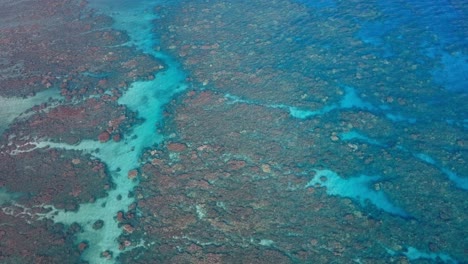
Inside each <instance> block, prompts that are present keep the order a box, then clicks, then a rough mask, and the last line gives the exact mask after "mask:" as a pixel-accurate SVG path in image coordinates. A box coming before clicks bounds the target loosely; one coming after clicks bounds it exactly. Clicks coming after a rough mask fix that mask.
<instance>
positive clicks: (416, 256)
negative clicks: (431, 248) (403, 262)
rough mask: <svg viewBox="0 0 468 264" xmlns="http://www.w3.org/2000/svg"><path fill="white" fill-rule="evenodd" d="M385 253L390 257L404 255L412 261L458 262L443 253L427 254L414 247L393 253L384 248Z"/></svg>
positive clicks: (449, 263) (452, 263) (453, 263)
mask: <svg viewBox="0 0 468 264" xmlns="http://www.w3.org/2000/svg"><path fill="white" fill-rule="evenodd" d="M386 251H387V253H388V254H390V255H391V256H396V255H404V256H406V257H407V258H408V259H409V260H411V261H414V260H421V259H426V260H432V261H438V260H441V261H443V262H444V263H448V264H457V263H458V261H457V260H455V259H454V258H452V257H451V256H449V255H448V254H445V253H435V252H431V253H427V252H424V251H420V250H418V249H416V248H414V247H407V248H406V251H400V252H398V251H395V250H392V249H389V248H386Z"/></svg>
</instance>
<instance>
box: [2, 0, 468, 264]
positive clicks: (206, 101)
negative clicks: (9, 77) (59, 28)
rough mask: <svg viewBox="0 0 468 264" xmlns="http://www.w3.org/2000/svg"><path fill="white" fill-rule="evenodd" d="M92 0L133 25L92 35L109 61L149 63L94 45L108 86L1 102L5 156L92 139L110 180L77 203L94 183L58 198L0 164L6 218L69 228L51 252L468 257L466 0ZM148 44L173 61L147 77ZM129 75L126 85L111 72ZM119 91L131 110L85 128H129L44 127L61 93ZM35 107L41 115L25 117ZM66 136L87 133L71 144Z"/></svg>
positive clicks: (102, 258)
mask: <svg viewBox="0 0 468 264" xmlns="http://www.w3.org/2000/svg"><path fill="white" fill-rule="evenodd" d="M6 4H7V3H5V7H6ZM0 5H1V2H0ZM51 8H52V10H54V9H53V8H54V7H51ZM88 8H92V9H94V10H95V13H93V14H91V15H90V16H91V17H92V16H98V15H103V16H104V17H106V18H109V17H110V18H112V21H111V22H110V23H109V24H110V26H111V29H113V30H115V32H118V31H119V32H122V34H125V36H126V37H127V38H126V39H125V41H123V42H118V41H117V44H115V45H114V44H113V45H104V44H102V46H97V47H96V50H99V49H109V52H108V53H107V55H106V56H109V58H111V57H112V56H113V55H114V52H115V53H119V52H121V53H124V52H123V51H122V50H118V48H120V47H125V48H128V49H129V50H128V51H125V52H132V53H130V54H131V55H134V58H135V59H134V60H132V59H131V56H130V58H125V59H122V61H119V58H117V59H108V57H105V58H106V59H105V60H104V61H106V60H108V61H113V63H115V64H116V65H124V68H125V69H130V70H129V72H128V73H122V72H120V73H119V72H117V71H115V72H112V71H110V72H107V69H103V66H102V65H100V64H99V63H102V62H98V59H96V63H95V64H96V65H93V64H89V63H88V64H86V68H88V69H90V70H89V71H82V72H83V73H82V75H83V76H84V77H88V78H91V79H92V78H95V79H97V80H98V81H99V79H101V80H104V81H105V82H104V81H100V82H99V83H98V84H96V86H95V87H90V90H94V89H96V90H98V89H103V91H102V92H97V93H93V94H91V95H88V94H86V93H84V95H83V96H81V97H79V96H76V97H73V98H72V99H70V98H68V99H66V95H67V93H66V91H65V92H64V90H63V89H66V88H63V87H62V88H61V89H62V90H61V93H62V96H59V95H58V92H57V89H55V90H54V89H49V90H44V91H42V92H39V93H37V95H36V96H34V97H27V98H26V99H23V100H20V99H18V97H9V98H8V97H0V99H1V101H2V102H3V101H4V103H3V105H4V106H0V110H1V109H3V108H5V107H6V108H5V109H7V108H8V109H10V108H11V110H8V111H5V113H3V112H2V113H1V114H0V118H1V120H0V124H2V125H0V131H1V132H2V133H4V135H3V139H2V142H0V146H1V147H2V149H1V151H2V152H1V153H2V156H1V157H2V162H3V163H4V164H3V165H2V168H5V169H4V171H6V168H10V167H8V166H7V163H11V162H12V161H13V160H15V159H27V158H28V155H29V154H30V153H42V154H40V155H44V157H43V160H44V162H45V163H48V160H49V157H47V156H46V153H50V155H51V156H54V155H59V156H60V155H61V157H67V155H69V154H67V153H71V151H78V153H81V155H83V156H78V157H75V158H74V159H72V160H71V163H73V164H74V167H79V166H78V165H79V164H82V163H80V162H83V161H80V160H78V161H77V159H78V158H80V159H83V160H84V157H85V156H84V155H89V156H86V157H89V159H91V160H95V161H99V162H101V163H102V164H103V167H104V168H105V169H103V170H104V172H101V173H102V174H106V175H107V176H108V177H109V181H110V182H111V184H110V185H109V186H108V188H107V189H106V191H105V195H104V196H99V195H98V194H96V196H95V199H91V200H89V201H84V200H80V203H79V206H78V207H77V208H73V209H72V210H70V209H69V208H68V207H67V206H64V205H63V204H65V205H66V204H67V199H71V196H73V197H75V198H76V197H80V192H70V193H71V194H70V193H69V194H68V195H69V196H70V197H69V198H66V197H67V196H64V197H65V198H63V200H64V202H63V203H57V204H54V201H55V200H54V199H52V198H50V199H46V198H40V197H45V194H44V193H43V192H44V191H41V190H34V188H30V189H28V190H34V191H26V189H24V190H23V189H22V188H21V187H18V185H20V184H18V185H17V184H15V183H14V181H12V180H11V177H19V178H21V177H34V172H31V175H26V176H24V175H19V176H13V175H14V173H5V172H4V173H3V174H1V176H2V177H0V180H2V181H5V182H6V184H3V183H1V185H0V187H1V188H0V191H1V201H0V202H1V203H0V205H1V206H2V212H3V214H2V215H1V216H2V217H3V218H4V221H5V222H6V221H10V220H9V219H10V218H9V217H12V218H17V219H20V220H21V221H22V220H24V221H25V223H28V224H29V225H30V228H31V229H33V228H39V227H38V226H41V224H42V223H46V221H49V224H48V225H51V226H55V228H52V227H45V230H47V232H50V233H51V234H54V235H59V234H63V235H62V236H63V237H66V239H64V241H65V242H64V244H65V246H64V247H66V248H67V249H68V248H72V249H73V250H72V249H68V250H70V252H72V251H73V252H74V254H75V255H76V259H73V260H71V257H67V256H62V255H61V254H62V253H53V254H50V253H48V254H46V253H44V252H43V251H41V250H43V249H36V250H38V251H37V252H38V253H37V254H39V255H41V254H45V255H53V256H54V254H56V256H54V257H56V258H53V259H54V260H53V261H52V260H50V261H52V262H54V261H57V259H61V260H64V259H65V261H67V259H68V261H72V262H73V263H74V262H76V261H78V260H77V259H80V260H81V261H86V262H88V263H269V262H273V263H407V262H414V263H465V262H467V261H468V258H467V252H468V241H467V240H466V237H468V218H467V212H468V202H467V199H466V198H467V191H468V165H467V164H466V161H467V160H468V158H467V155H468V134H467V129H468V104H467V103H466V100H467V95H468V54H467V44H468V43H467V42H468V37H467V35H468V31H467V27H466V26H467V25H466V23H467V22H466V21H467V19H466V17H467V14H468V13H467V12H468V5H467V4H466V3H465V2H464V1H430V2H427V3H426V2H421V1H374V2H368V1H348V2H346V1H345V2H338V1H328V0H327V1H305V0H303V1H288V0H284V1H283V0H282V1H273V2H271V1H263V0H255V1H236V2H223V1H217V0H213V1H211V0H210V1H151V0H145V1H137V2H134V1H127V0H119V1H108V0H94V1H90V3H89V5H88V7H87V9H85V10H88V11H89V9H88ZM80 12H84V11H80ZM83 19H84V18H83ZM106 23H107V22H105V23H104V22H103V24H104V25H106ZM101 30H102V31H106V30H105V29H102V28H100V29H98V31H101ZM109 32H111V31H109ZM106 34H107V33H106ZM109 34H111V33H109ZM99 36H101V35H99ZM102 36H104V37H103V38H105V36H106V35H105V34H103V35H102ZM64 45H65V44H64ZM93 45H94V44H93ZM59 47H60V46H59ZM114 48H116V49H115V50H114ZM59 49H60V48H59ZM77 50H78V49H77ZM72 53H73V52H72ZM143 56H148V57H150V58H152V59H154V60H157V61H158V62H159V63H160V65H161V66H160V67H159V68H157V70H155V71H154V72H150V73H145V74H150V76H149V77H147V76H144V77H142V76H141V75H139V71H144V70H139V69H140V68H138V66H134V65H138V63H142V62H141V61H143V59H142V58H144V57H143ZM148 67H149V66H148ZM93 68H94V70H93ZM142 68H145V67H142ZM0 72H1V71H0ZM57 72H59V70H57ZM93 72H97V73H102V72H105V73H106V74H104V75H102V74H101V75H100V74H93ZM87 73H91V74H87ZM71 74H72V73H70V75H71ZM119 74H120V76H119ZM91 75H92V76H91ZM116 75H117V76H118V77H116ZM124 75H125V77H124ZM142 75H143V74H142ZM66 77H67V75H65V76H62V77H60V78H58V77H57V79H59V80H61V81H62V80H63V79H65V78H66ZM117 78H122V80H120V79H119V80H120V81H115V83H119V82H120V83H121V82H125V83H126V84H127V86H126V87H125V86H122V87H125V88H122V87H120V84H119V88H117V87H116V86H114V87H105V83H112V81H113V80H112V79H116V80H117ZM0 80H3V78H2V79H0ZM62 82H63V81H62ZM77 82H78V86H80V87H81V86H93V85H91V84H90V81H89V80H86V79H85V80H82V81H81V82H80V81H77ZM59 83H60V82H59ZM102 84H104V85H102ZM99 87H103V88H99ZM1 88H2V87H1V85H0V89H1ZM54 88H56V87H54ZM115 90H117V91H118V92H116V91H115ZM51 91H53V92H51ZM70 94H72V93H71V92H69V93H68V95H70ZM75 94H76V93H74V94H73V96H75ZM107 95H108V96H111V95H114V96H116V98H115V99H113V100H114V101H113V102H115V103H116V104H115V107H117V106H119V107H124V108H122V109H124V110H122V112H119V113H122V114H124V115H125V118H124V119H130V120H131V121H129V123H128V124H126V125H125V127H123V128H118V130H117V131H118V133H116V132H115V131H116V130H110V129H109V128H107V130H105V127H102V125H101V124H100V123H99V122H100V121H99V122H98V121H97V120H101V119H102V120H104V121H103V123H106V122H107V123H108V124H109V127H112V125H111V124H113V123H112V122H115V121H114V120H110V119H109V120H107V119H106V113H100V111H102V110H99V109H100V108H99V107H96V108H95V110H93V111H96V113H97V114H96V118H95V122H96V125H90V127H92V128H93V127H94V128H96V126H97V127H98V130H97V131H98V132H101V131H103V130H105V131H106V132H104V133H107V137H109V135H110V134H111V135H113V136H114V135H116V134H117V135H118V136H119V137H118V139H115V138H114V140H109V139H108V138H107V139H103V138H102V133H101V134H99V137H94V138H90V137H86V136H85V135H80V134H79V133H78V132H74V130H73V129H72V130H71V132H67V131H68V130H64V131H63V135H61V136H60V137H59V138H57V137H56V136H48V134H47V133H50V131H49V132H43V131H42V130H41V131H39V130H40V129H39V128H40V126H38V125H37V124H41V122H45V123H46V124H47V122H60V121H57V120H58V118H57V117H52V118H51V119H48V115H47V114H48V113H49V111H50V109H51V108H54V107H55V106H57V105H67V106H74V105H79V104H80V103H81V102H84V101H87V100H90V99H93V100H94V99H95V100H96V101H97V102H98V103H99V102H109V101H106V100H109V99H108V98H106V96H107ZM64 96H65V97H64ZM49 97H51V99H49ZM18 100H19V101H18ZM47 100H49V101H50V102H52V103H51V105H50V106H48V108H45V109H41V110H34V111H31V110H30V111H26V110H28V109H30V108H32V107H33V106H34V105H36V104H40V103H42V102H45V101H47ZM93 102H94V101H93ZM10 105H13V106H10ZM2 107H3V108H2ZM41 111H42V112H41ZM83 111H84V110H83ZM22 113H25V114H22ZM71 113H74V112H71ZM80 113H81V112H80ZM98 113H100V114H98ZM21 114H22V115H21ZM34 115H44V116H45V117H43V118H39V119H37V118H36V119H34V120H33V121H34V122H33V121H28V118H34ZM54 118H55V119H54ZM65 119H66V115H65ZM25 120H26V121H25ZM50 120H52V121H50ZM83 120H85V119H83ZM83 122H85V123H87V122H91V121H83ZM3 124H4V125H3ZM54 124H56V123H54ZM63 124H65V123H63ZM8 125H10V128H9V129H8V128H7V126H8ZM85 125H86V124H85ZM23 126H24V127H23ZM64 126H65V125H64ZM3 127H5V128H3ZM59 127H60V123H59ZM77 127H79V126H77ZM41 129H42V128H41ZM78 129H79V128H76V131H79V130H78ZM36 130H37V132H36ZM25 131H26V132H25ZM28 133H30V134H28ZM67 133H69V134H73V136H74V139H75V138H76V137H77V138H78V139H77V140H75V141H73V143H70V141H65V140H62V137H63V138H66V137H67V136H68V134H67ZM76 133H78V135H76ZM94 133H95V132H94ZM91 134H92V133H91ZM38 135H39V136H38ZM51 135H52V134H51ZM121 137H122V139H120V138H121ZM55 151H57V152H59V153H61V154H55ZM73 153H75V152H73ZM73 155H75V154H73ZM52 160H53V159H52ZM15 164H16V163H15ZM18 164H20V163H18ZM21 164H22V163H21ZM87 164H91V163H90V162H88V163H87ZM34 166H41V165H40V164H33V165H31V168H32V171H34ZM80 166H81V165H80ZM90 166H91V165H90ZM72 167H73V166H72ZM96 170H97V169H96ZM58 171H59V170H58ZM64 171H66V169H64ZM54 173H55V172H54ZM60 173H62V171H60ZM79 173H80V172H79V170H78V172H74V175H75V174H77V175H78V177H79V176H80V174H79ZM57 175H59V174H57ZM8 177H10V179H9V180H8V181H7V180H6V179H8ZM41 177H44V176H41ZM62 177H67V176H66V173H64V175H63V176H62ZM10 182H12V183H10ZM8 184H11V186H9V185H8ZM70 184H71V183H70ZM86 184H90V183H86ZM33 185H34V182H33V180H32V182H31V186H33ZM38 186H39V185H38ZM81 188H82V189H85V188H86V187H85V186H81ZM50 189H54V188H52V187H51V188H50ZM58 189H60V187H59V188H58ZM74 190H75V189H74ZM51 193H52V194H50V195H51V196H52V197H53V196H54V194H53V193H54V192H52V191H51ZM55 193H56V194H55V195H56V196H57V197H59V194H57V193H59V192H55ZM44 201H51V202H49V203H46V202H44ZM99 221H101V222H102V223H104V224H103V226H102V227H96V223H98V222H99ZM31 223H33V224H31ZM75 225H78V226H79V228H78V231H70V230H71V229H73V228H71V227H73V226H75ZM18 226H19V224H18ZM59 227H60V228H59ZM15 228H16V227H15V226H13V227H12V229H11V230H10V229H9V230H8V234H9V235H11V236H12V237H8V239H10V240H9V241H15V239H17V238H15V237H14V235H12V234H15ZM40 228H43V227H40ZM36 230H37V229H36ZM0 231H2V230H0ZM61 232H62V233H61ZM5 233H7V232H6V231H5ZM5 233H0V234H2V236H3V235H5ZM31 233H32V231H31ZM24 247H26V244H25V245H24ZM4 248H5V252H7V251H8V252H9V250H10V248H8V250H7V247H4ZM32 248H33V249H29V250H32V252H34V250H35V249H34V247H32ZM15 254H17V253H8V254H7V253H5V254H4V255H5V257H4V258H3V259H0V262H1V261H5V263H13V262H12V261H14V259H15V258H17V257H18V258H20V257H19V255H15ZM22 258H24V261H28V260H29V261H37V260H35V259H34V258H30V259H28V258H27V257H26V256H22ZM7 261H10V262H7ZM72 262H70V263H72ZM18 263H19V262H18ZM54 263H55V262H54ZM57 263H59V262H57Z"/></svg>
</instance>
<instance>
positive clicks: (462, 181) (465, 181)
mask: <svg viewBox="0 0 468 264" xmlns="http://www.w3.org/2000/svg"><path fill="white" fill-rule="evenodd" d="M413 156H414V157H416V158H417V159H419V160H421V161H423V162H425V163H427V164H430V165H432V166H434V167H436V168H437V169H438V170H440V171H441V172H442V173H443V174H445V175H446V176H447V177H448V179H449V180H450V181H452V182H453V183H455V186H457V187H458V188H460V189H463V190H468V178H467V177H461V176H459V175H457V174H456V173H455V172H453V171H451V170H449V169H447V168H445V167H443V166H441V165H440V164H439V163H438V162H437V161H436V160H435V159H433V158H432V157H431V156H429V155H427V154H424V153H415V154H413Z"/></svg>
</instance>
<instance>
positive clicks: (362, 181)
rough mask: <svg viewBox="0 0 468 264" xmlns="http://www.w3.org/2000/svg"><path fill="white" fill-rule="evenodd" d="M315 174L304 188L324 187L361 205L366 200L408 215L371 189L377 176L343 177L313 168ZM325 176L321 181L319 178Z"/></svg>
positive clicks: (395, 213)
mask: <svg viewBox="0 0 468 264" xmlns="http://www.w3.org/2000/svg"><path fill="white" fill-rule="evenodd" d="M314 171H315V173H316V174H315V176H314V178H313V179H312V180H310V181H309V182H308V183H307V185H306V188H308V187H314V186H316V185H319V186H322V187H326V188H327V194H329V195H333V196H340V197H347V198H351V199H353V200H356V201H358V202H359V203H360V205H361V206H363V207H364V206H365V204H366V201H368V202H370V203H372V204H373V205H375V206H376V207H377V208H379V209H381V210H383V211H385V212H387V213H390V214H393V215H398V216H401V217H408V216H409V215H408V213H406V212H405V211H404V210H403V209H401V208H400V207H398V206H396V205H394V204H392V203H391V202H390V200H389V199H388V198H387V196H386V195H385V193H384V192H382V191H375V190H373V189H372V188H371V187H370V185H371V184H372V183H374V182H377V181H378V180H379V179H380V177H379V176H366V175H360V176H357V177H353V178H348V179H344V178H341V177H340V176H339V175H338V174H336V173H335V172H333V171H331V170H314ZM323 177H325V178H326V180H325V181H323V180H322V179H321V178H323Z"/></svg>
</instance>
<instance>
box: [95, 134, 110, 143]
mask: <svg viewBox="0 0 468 264" xmlns="http://www.w3.org/2000/svg"><path fill="white" fill-rule="evenodd" d="M98 139H99V141H100V142H101V143H105V142H107V141H109V139H110V134H109V132H107V131H104V132H102V133H101V134H99V136H98Z"/></svg>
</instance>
